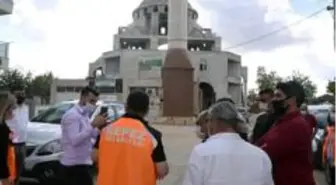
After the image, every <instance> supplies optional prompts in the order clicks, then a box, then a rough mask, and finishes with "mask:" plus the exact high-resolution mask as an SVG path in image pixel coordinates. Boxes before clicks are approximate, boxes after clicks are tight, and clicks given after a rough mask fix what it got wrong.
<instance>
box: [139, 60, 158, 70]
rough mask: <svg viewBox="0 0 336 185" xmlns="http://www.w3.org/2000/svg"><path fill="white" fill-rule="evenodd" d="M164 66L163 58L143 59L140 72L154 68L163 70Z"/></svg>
mask: <svg viewBox="0 0 336 185" xmlns="http://www.w3.org/2000/svg"><path fill="white" fill-rule="evenodd" d="M162 65H163V62H162V59H161V58H154V59H142V60H140V62H139V70H140V71H150V70H152V69H153V68H161V67H162Z"/></svg>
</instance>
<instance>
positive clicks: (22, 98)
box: [16, 95, 26, 105]
mask: <svg viewBox="0 0 336 185" xmlns="http://www.w3.org/2000/svg"><path fill="white" fill-rule="evenodd" d="M25 99H26V97H24V96H21V95H18V96H16V103H17V104H19V105H21V104H23V102H24V101H25Z"/></svg>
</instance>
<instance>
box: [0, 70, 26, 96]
mask: <svg viewBox="0 0 336 185" xmlns="http://www.w3.org/2000/svg"><path fill="white" fill-rule="evenodd" d="M31 80H32V74H31V73H27V74H24V73H22V72H21V71H19V70H17V69H10V70H6V71H3V72H2V73H0V89H1V90H4V91H9V90H10V89H12V88H15V87H23V88H25V90H27V88H28V86H29V84H30V82H31Z"/></svg>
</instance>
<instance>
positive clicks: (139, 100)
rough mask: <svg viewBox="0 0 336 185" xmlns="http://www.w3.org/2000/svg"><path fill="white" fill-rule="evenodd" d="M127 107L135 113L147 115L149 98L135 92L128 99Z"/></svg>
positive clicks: (143, 93) (144, 94)
mask: <svg viewBox="0 0 336 185" xmlns="http://www.w3.org/2000/svg"><path fill="white" fill-rule="evenodd" d="M126 106H127V109H130V110H132V111H134V112H137V113H146V112H147V111H148V109H149V96H148V95H147V94H146V93H145V92H142V91H133V92H131V93H130V94H129V95H128V97H127V101H126Z"/></svg>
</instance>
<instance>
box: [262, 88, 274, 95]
mask: <svg viewBox="0 0 336 185" xmlns="http://www.w3.org/2000/svg"><path fill="white" fill-rule="evenodd" d="M262 94H269V95H271V96H273V94H274V92H273V89H271V88H266V89H263V90H261V91H260V92H259V96H260V95H262Z"/></svg>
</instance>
